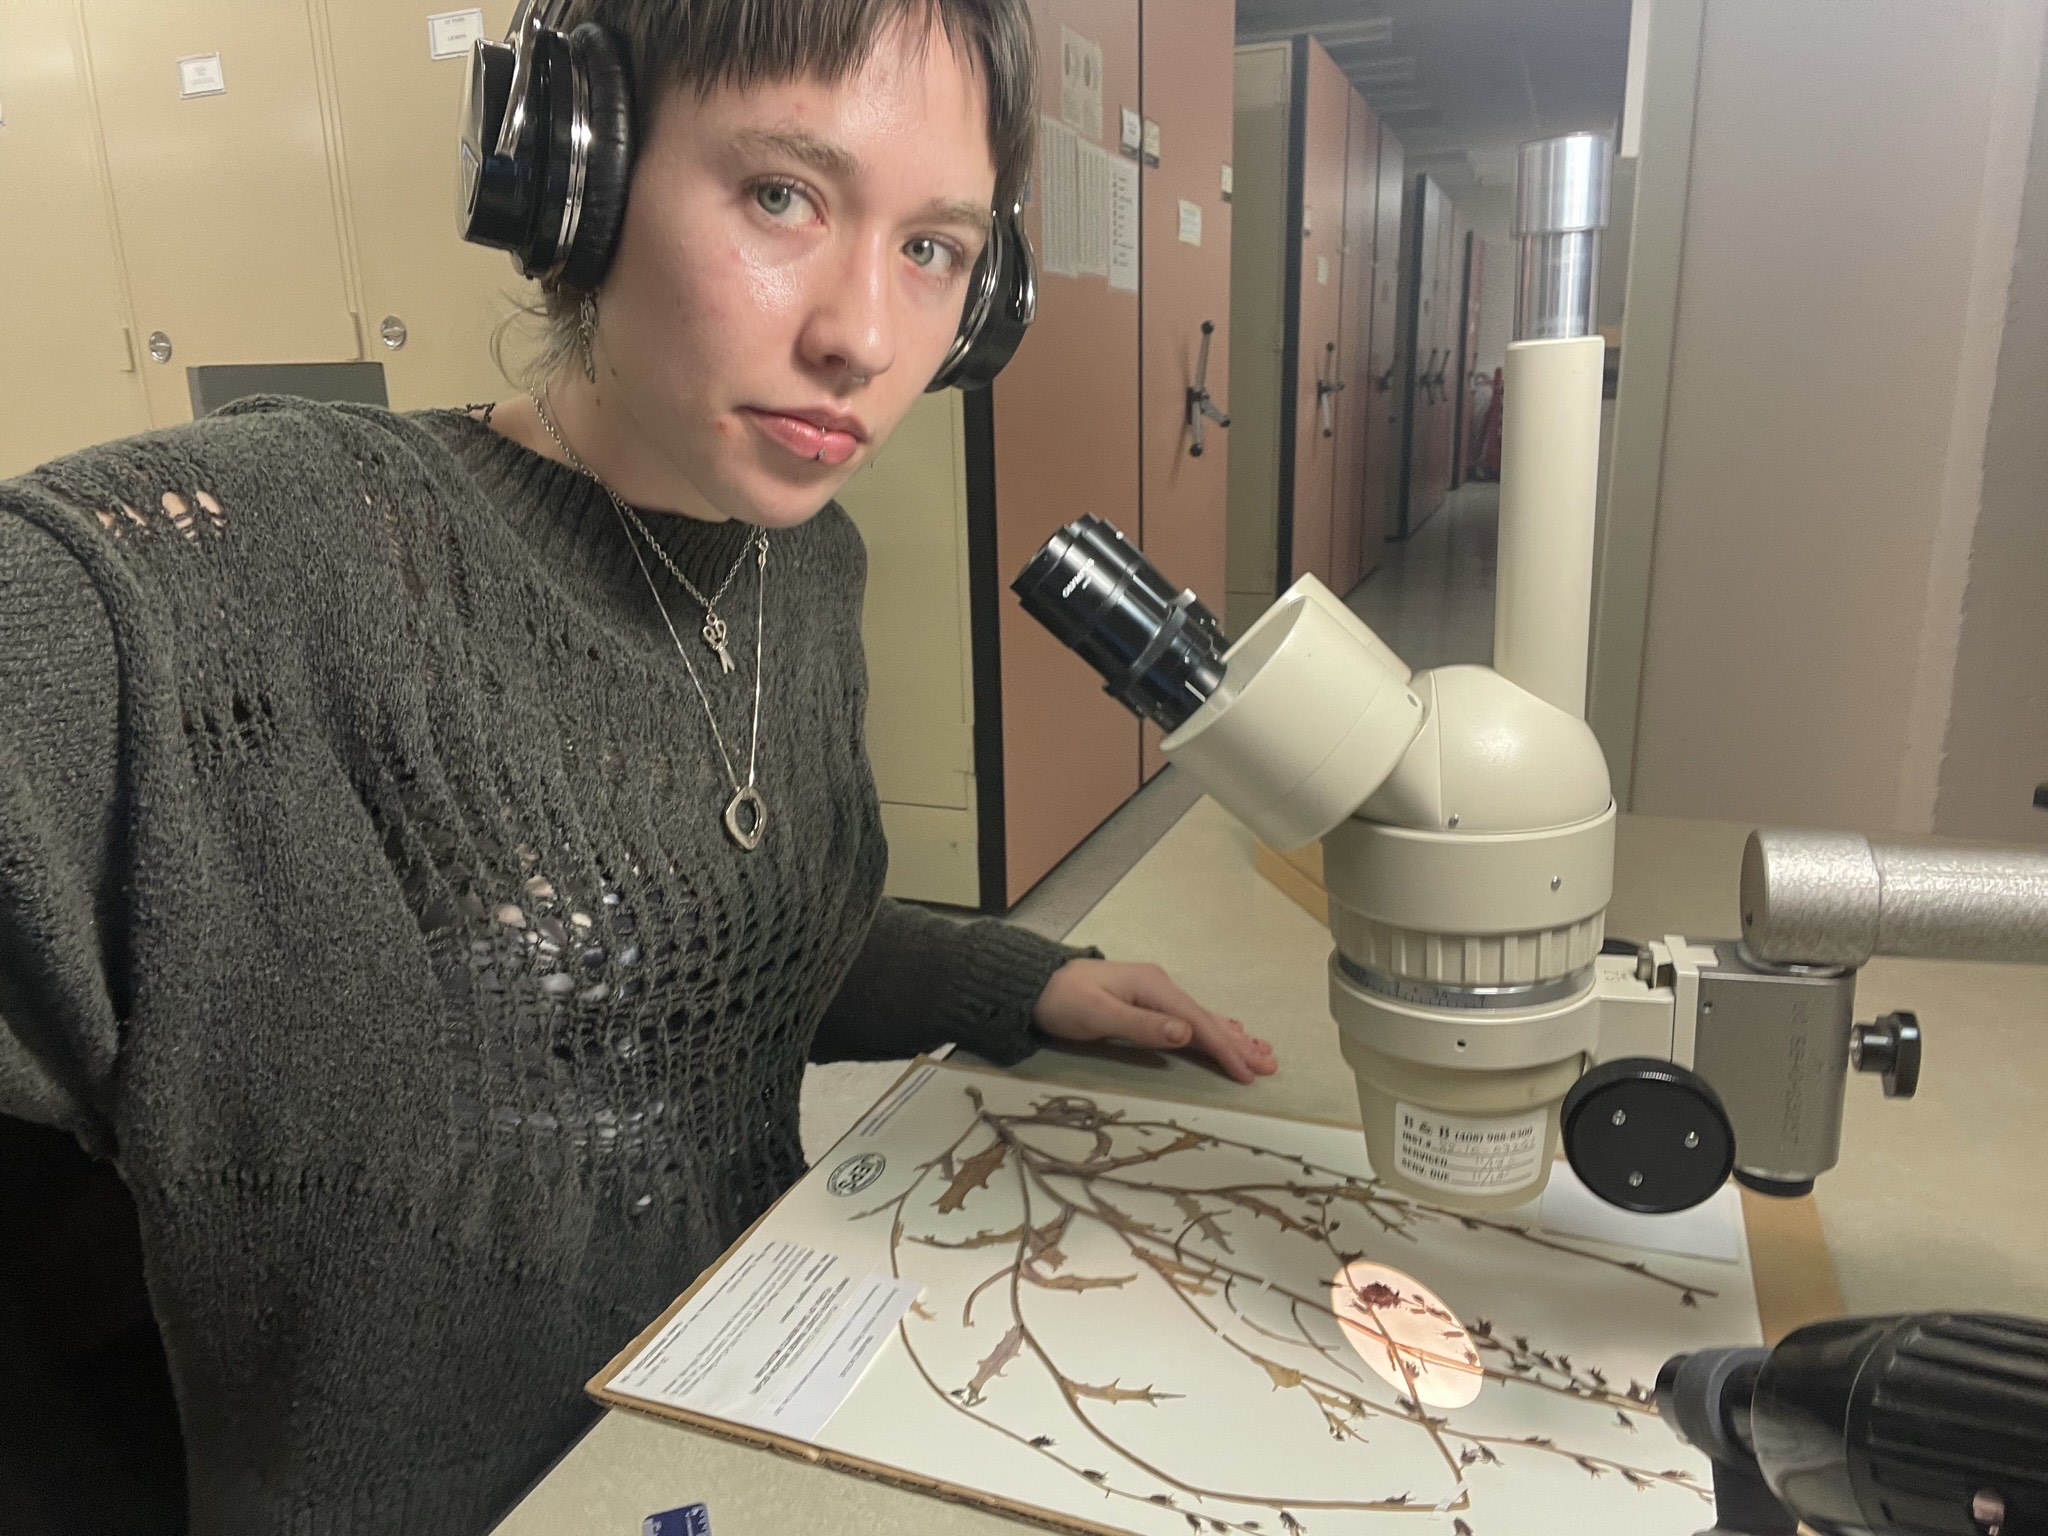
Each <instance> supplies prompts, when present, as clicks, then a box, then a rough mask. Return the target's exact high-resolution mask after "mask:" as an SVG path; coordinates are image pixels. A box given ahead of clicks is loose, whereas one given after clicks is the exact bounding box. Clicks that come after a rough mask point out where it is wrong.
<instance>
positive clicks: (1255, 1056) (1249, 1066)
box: [1031, 960, 1275, 1083]
mask: <svg viewBox="0 0 2048 1536" xmlns="http://www.w3.org/2000/svg"><path fill="white" fill-rule="evenodd" d="M1031 1022H1032V1023H1034V1024H1036V1025H1037V1026H1038V1027H1039V1028H1040V1029H1041V1030H1043V1031H1044V1032H1045V1033H1046V1034H1048V1035H1051V1036H1052V1037H1053V1038H1054V1039H1055V1040H1128V1041H1129V1042H1130V1043H1131V1044H1132V1045H1148V1046H1151V1047H1153V1048H1154V1049H1156V1050H1162V1051H1177V1050H1179V1049H1181V1048H1182V1047H1183V1046H1186V1047H1188V1048H1189V1049H1191V1050H1197V1051H1200V1052H1201V1053H1202V1054H1203V1055H1205V1056H1207V1057H1209V1058H1210V1059H1211V1060H1213V1061H1214V1062H1215V1063H1216V1065H1218V1066H1219V1067H1221V1068H1222V1069H1223V1070H1224V1071H1225V1072H1228V1073H1229V1074H1230V1075H1231V1076H1232V1077H1234V1078H1236V1079H1237V1080H1238V1081H1239V1082H1240V1083H1249V1082H1251V1081H1252V1080H1253V1079H1254V1078H1258V1077H1264V1076H1265V1075H1267V1074H1268V1073H1270V1072H1272V1071H1273V1070H1274V1066H1275V1063H1274V1061H1273V1047H1271V1046H1270V1045H1268V1044H1266V1042H1265V1041H1263V1040H1255V1039H1253V1038H1252V1037H1251V1036H1250V1035H1248V1034H1246V1033H1245V1031H1244V1026H1243V1025H1242V1024H1240V1023H1238V1022H1237V1020H1235V1019H1226V1018H1224V1017H1223V1015H1222V1014H1220V1013H1211V1012H1210V1011H1209V1010H1208V1009H1206V1008H1204V1007H1203V1006H1202V1005H1201V1004H1200V1003H1198V1002H1196V1001H1195V1000H1194V999H1193V998H1192V997H1189V996H1188V995H1187V993H1185V992H1183V991H1181V989H1180V988H1179V987H1177V986H1175V985H1174V984H1173V981H1172V979H1171V978H1169V977H1168V976H1167V974H1166V972H1164V971H1163V970H1161V969H1160V968H1159V967H1158V966H1156V965H1126V964H1122V963H1119V962H1118V961H1115V960H1069V961H1068V962H1067V963H1066V964H1065V965H1063V966H1061V967H1060V968H1059V969H1058V970H1057V971H1054V972H1053V973H1052V980H1050V981H1048V982H1047V983H1046V984H1045V990H1044V991H1043V992H1041V993H1040V994H1039V995H1038V1002H1037V1003H1036V1004H1035V1005H1034V1006H1033V1008H1032V1010H1031Z"/></svg>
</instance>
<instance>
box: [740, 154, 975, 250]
mask: <svg viewBox="0 0 2048 1536" xmlns="http://www.w3.org/2000/svg"><path fill="white" fill-rule="evenodd" d="M732 146H733V148H734V149H736V150H738V151H740V152H741V153H742V154H771V155H787V156H788V157H789V158H790V159H792V160H797V161H801V162H802V163H803V164H805V165H808V166H811V167H812V168H813V169H815V170H818V171H821V172H823V173H824V174H825V175H827V176H835V177H838V178H840V179H842V180H848V181H850V180H852V179H854V178H855V177H857V176H859V175H860V172H861V163H860V158H859V157H858V156H857V155H855V154H853V153H852V152H851V151H850V150H848V149H847V148H846V147H845V146H844V145H841V144H834V143H833V142H832V141H831V140H830V139H821V138H819V137H818V136H817V135H816V134H814V133H803V132H801V131H798V130H794V129H771V128H742V129H741V130H740V131H739V132H737V133H735V134H734V135H733V136H732ZM918 215H919V217H920V218H924V219H935V220H937V221H939V222H941V223H946V224H962V225H965V226H967V227H968V228H970V229H973V230H977V231H979V232H981V233H984V234H985V233H987V231H988V228H989V225H990V224H991V223H992V222H993V214H992V212H991V210H989V209H988V208H985V207H983V206H982V205H981V204H980V203H977V202H975V201H973V200H972V199H970V198H964V197H935V198H933V199H932V200H931V201H930V202H928V203H926V204H925V205H924V207H923V208H921V209H919V210H918Z"/></svg>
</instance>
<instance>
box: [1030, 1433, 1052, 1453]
mask: <svg viewBox="0 0 2048 1536" xmlns="http://www.w3.org/2000/svg"><path fill="white" fill-rule="evenodd" d="M1031 1444H1032V1446H1033V1448H1034V1449H1037V1450H1041V1451H1044V1450H1050V1449H1051V1448H1052V1445H1053V1438H1052V1436H1051V1435H1033V1436H1032V1437H1031Z"/></svg>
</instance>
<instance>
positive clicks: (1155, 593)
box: [1010, 517, 1226, 732]
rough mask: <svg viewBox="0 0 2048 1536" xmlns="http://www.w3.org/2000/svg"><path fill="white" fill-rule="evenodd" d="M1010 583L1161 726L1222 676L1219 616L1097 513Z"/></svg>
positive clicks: (1194, 705)
mask: <svg viewBox="0 0 2048 1536" xmlns="http://www.w3.org/2000/svg"><path fill="white" fill-rule="evenodd" d="M1010 590H1011V591H1013V592H1015V593H1016V594H1017V596H1018V597H1019V598H1020V599H1021V600H1022V601H1023V604H1024V611H1025V612H1026V613H1028V614H1030V615H1031V616H1032V617H1033V618H1034V619H1036V620H1038V622H1039V623H1041V624H1043V625H1044V626H1045V627H1046V628H1047V629H1049V630H1051V631H1052V632H1053V635H1054V636H1055V637H1056V638H1057V639H1058V640H1059V641H1060V643H1061V644H1063V645H1065V646H1066V647H1067V648H1068V649H1070V650H1072V651H1073V652H1075V654H1077V655H1078V656H1080V658H1081V659H1082V660H1083V661H1085V662H1087V663H1088V665H1089V666H1091V667H1093V668H1094V669H1095V670H1096V671H1097V672H1099V673H1100V674H1101V675H1102V681H1103V687H1104V690H1105V691H1106V692H1107V693H1108V694H1109V696H1110V697H1111V698H1113V699H1115V700H1116V701H1117V702H1118V703H1120V704H1122V705H1124V706H1125V707H1126V708H1128V709H1131V710H1134V711H1136V712H1137V713H1138V714H1140V715H1143V716H1144V717H1145V718H1146V719H1147V720H1150V721H1152V722H1153V723H1154V724H1156V725H1157V726H1159V728H1160V729H1161V730H1164V731H1168V732H1171V731H1173V730H1175V729H1177V728H1178V727H1179V726H1180V725H1181V724H1182V723H1183V722H1184V721H1185V720H1186V719H1187V718H1188V716H1190V715H1192V714H1193V713H1194V712H1195V711H1196V710H1197V709H1200V708H1201V707H1202V704H1203V703H1204V701H1206V700H1207V699H1208V697H1209V695H1210V694H1212V693H1214V692H1215V691H1216V688H1217V685H1218V684H1220V683H1221V682H1222V681H1223V652H1224V650H1225V648H1226V642H1225V641H1224V638H1223V631H1222V628H1221V627H1220V626H1219V625H1218V624H1217V622H1216V616H1215V615H1214V614H1213V613H1211V612H1210V611H1209V610H1208V609H1207V608H1205V607H1203V606H1202V604H1201V601H1200V600H1199V599H1198V598H1196V596H1195V595H1194V593H1192V592H1186V591H1177V590H1176V589H1175V588H1174V586H1173V584H1172V583H1171V582H1169V581H1168V580H1167V579H1166V578H1165V577H1164V576H1162V575H1160V574H1159V571H1158V568H1157V567H1156V566H1154V565H1153V564H1152V562H1151V561H1149V560H1147V559H1146V558H1145V556H1144V555H1143V554H1142V553H1140V552H1139V550H1138V549H1137V548H1136V547H1135V546H1133V545H1132V544H1131V542H1130V541H1129V540H1128V539H1126V538H1125V537H1124V536H1123V535H1122V534H1121V533H1119V532H1118V531H1117V530H1116V528H1115V527H1114V526H1113V525H1112V524H1109V523H1106V522H1104V521H1103V520H1102V519H1101V518H1099V517H1083V518H1080V519H1078V520H1076V521H1074V522H1071V523H1069V524H1067V526H1066V527H1064V528H1062V529H1061V530H1060V531H1059V532H1058V533H1056V534H1054V535H1053V536H1052V537H1051V538H1050V539H1048V540H1046V543H1045V547H1044V548H1043V549H1041V550H1039V552H1038V553H1037V554H1035V555H1033V556H1032V557H1031V562H1030V564H1028V565H1026V566H1025V567H1024V570H1023V573H1022V574H1021V575H1019V576H1018V577H1017V579H1016V580H1015V581H1014V582H1012V583H1011V584H1010Z"/></svg>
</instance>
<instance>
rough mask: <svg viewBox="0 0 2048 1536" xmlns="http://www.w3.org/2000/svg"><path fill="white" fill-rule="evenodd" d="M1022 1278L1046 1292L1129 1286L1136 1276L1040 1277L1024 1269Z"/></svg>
mask: <svg viewBox="0 0 2048 1536" xmlns="http://www.w3.org/2000/svg"><path fill="white" fill-rule="evenodd" d="M1024 1278H1025V1279H1026V1280H1029V1281H1030V1282H1031V1283H1032V1284H1033V1285H1036V1286H1040V1287H1042V1288H1044V1289H1045V1290H1048V1291H1100V1290H1106V1289H1109V1288H1112V1287H1115V1286H1121V1285H1129V1284H1130V1283H1131V1282H1132V1281H1133V1280H1135V1279H1137V1278H1138V1277H1137V1276H1136V1275H1041V1274H1039V1273H1038V1272H1037V1271H1035V1270H1031V1269H1026V1270H1025V1271H1024Z"/></svg>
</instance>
